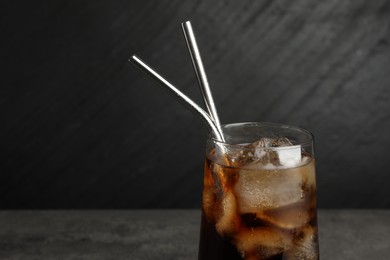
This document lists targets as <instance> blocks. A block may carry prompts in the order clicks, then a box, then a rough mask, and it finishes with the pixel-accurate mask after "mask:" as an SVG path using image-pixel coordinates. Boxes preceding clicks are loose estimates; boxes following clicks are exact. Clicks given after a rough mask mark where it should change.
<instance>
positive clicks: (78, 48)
mask: <svg viewBox="0 0 390 260" xmlns="http://www.w3.org/2000/svg"><path fill="white" fill-rule="evenodd" d="M185 20H191V21H192V24H193V27H194V30H195V32H196V35H197V39H198V44H199V47H200V50H201V53H202V56H203V60H204V63H205V68H206V70H207V73H208V77H209V81H210V84H211V87H212V90H213V93H214V99H215V102H216V104H217V107H218V110H219V115H220V119H221V121H222V122H223V123H229V122H242V121H268V122H276V123H286V124H293V125H298V126H301V127H304V128H307V129H309V130H310V131H311V132H312V133H313V134H314V135H315V138H316V155H317V159H318V165H317V166H318V167H317V181H318V189H319V205H320V207H321V208H340V207H344V208H355V207H357V208H389V207H390V189H389V188H388V187H389V184H390V170H389V159H390V156H389V151H388V149H389V147H390V135H389V133H390V47H389V43H390V0H374V1H369V0H353V1H352V0H345V1H338V0H325V1H324V0H316V1H313V0H297V1H291V0H261V1H260V0H259V1H249V0H245V1H222V0H218V1H211V0H209V1H183V0H163V1H161V0H160V1H145V0H144V1H137V0H132V1H103V0H95V1H92V0H91V1H2V4H1V8H0V28H1V36H0V37H1V39H0V69H1V70H0V71H1V72H0V73H1V77H0V86H1V88H0V89H1V90H0V91H1V92H0V121H1V127H0V138H1V142H0V155H1V166H0V167H1V168H0V170H1V174H0V207H1V208H191V207H194V208H199V207H200V203H201V185H202V171H203V157H204V144H205V139H206V135H207V131H206V129H205V127H204V126H203V124H202V123H201V122H200V121H199V120H198V119H197V118H196V117H194V115H193V114H191V113H190V112H189V111H187V110H186V109H184V108H183V107H182V105H181V104H180V103H178V102H177V101H176V100H174V99H173V98H172V97H171V96H170V95H168V94H167V93H166V92H165V91H164V90H162V88H160V87H159V86H156V85H154V83H153V82H151V81H150V80H149V79H147V78H146V77H145V76H144V75H143V74H141V73H140V72H139V71H137V70H136V69H135V68H134V67H132V66H131V65H130V64H129V63H128V62H127V60H128V58H129V57H130V55H132V54H133V53H136V54H138V55H139V56H140V57H141V58H143V59H144V60H145V61H147V62H148V63H149V64H150V65H152V66H153V67H154V68H156V69H157V70H158V71H160V72H161V73H162V74H163V75H165V76H166V77H167V78H168V79H169V80H170V81H171V82H173V83H174V84H175V85H176V86H178V88H180V89H181V90H182V91H183V92H185V93H186V94H188V95H189V96H190V97H192V98H193V99H194V100H195V101H196V102H198V103H199V104H201V98H200V93H199V89H198V86H197V81H196V77H195V75H194V72H193V68H192V65H191V61H190V58H189V55H188V52H187V49H186V44H185V42H184V38H183V35H182V31H181V27H180V23H181V22H182V21H185ZM386 167H387V168H386Z"/></svg>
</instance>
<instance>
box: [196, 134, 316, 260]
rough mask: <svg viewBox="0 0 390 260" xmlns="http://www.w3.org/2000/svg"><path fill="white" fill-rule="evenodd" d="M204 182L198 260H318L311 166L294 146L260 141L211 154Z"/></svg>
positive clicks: (279, 140)
mask: <svg viewBox="0 0 390 260" xmlns="http://www.w3.org/2000/svg"><path fill="white" fill-rule="evenodd" d="M275 147H278V148H279V147H285V148H286V149H274V148H275ZM221 156H222V157H221ZM217 157H218V158H217ZM205 180H207V181H205V190H204V193H203V194H204V195H203V208H202V228H201V243H200V251H199V259H287V260H293V259H297V260H298V259H299V260H302V259H308V260H312V259H319V256H318V243H317V221H316V219H317V217H316V196H315V195H316V185H315V161H314V158H313V157H312V156H311V155H310V154H308V153H306V152H305V151H302V149H301V147H300V146H292V142H291V141H290V140H289V139H287V138H276V139H272V138H261V139H259V140H258V141H256V142H254V143H251V144H249V145H246V146H244V148H243V149H242V150H241V151H239V150H237V149H231V150H228V153H227V154H223V155H221V154H217V153H216V151H215V149H214V150H212V151H211V152H210V153H209V154H208V155H207V158H206V164H205ZM206 184H207V185H206Z"/></svg>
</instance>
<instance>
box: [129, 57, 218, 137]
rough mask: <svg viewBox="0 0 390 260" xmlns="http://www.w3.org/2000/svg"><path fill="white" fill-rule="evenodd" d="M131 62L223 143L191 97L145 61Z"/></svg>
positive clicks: (207, 117)
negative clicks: (177, 100) (197, 118)
mask: <svg viewBox="0 0 390 260" xmlns="http://www.w3.org/2000/svg"><path fill="white" fill-rule="evenodd" d="M129 61H131V62H132V63H133V64H134V65H135V67H137V68H138V69H139V70H141V71H142V72H144V73H145V74H146V75H148V76H149V77H150V78H152V79H153V80H154V81H155V82H157V83H159V84H160V85H161V86H163V87H165V88H166V89H168V90H169V92H170V93H171V94H172V95H173V96H175V97H177V98H178V99H179V101H181V102H182V103H183V104H184V105H185V106H186V107H187V108H188V109H189V110H190V111H191V112H193V113H194V114H196V115H197V116H199V117H200V119H202V120H203V122H204V123H206V126H207V127H208V129H209V131H210V132H211V133H212V134H213V136H214V137H215V138H216V139H217V140H219V141H223V140H224V139H223V135H222V134H221V132H219V130H218V128H217V127H216V125H215V123H214V121H213V119H212V118H211V117H210V116H209V115H208V114H207V113H206V111H204V110H203V109H202V108H201V107H199V106H198V105H197V104H196V103H195V102H194V101H192V100H191V99H190V98H189V97H187V96H186V95H185V94H184V93H182V92H181V91H180V90H178V89H177V88H176V87H174V86H173V85H172V84H171V83H169V82H168V81H167V80H166V79H164V78H163V77H162V76H161V75H160V74H158V73H157V72H156V71H155V70H153V69H152V68H151V67H150V66H149V65H147V64H146V63H145V62H144V61H142V60H141V59H140V58H138V57H137V56H136V55H133V56H131V57H130V59H129Z"/></svg>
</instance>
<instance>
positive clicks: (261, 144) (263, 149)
mask: <svg viewBox="0 0 390 260" xmlns="http://www.w3.org/2000/svg"><path fill="white" fill-rule="evenodd" d="M249 147H253V149H254V157H255V158H257V162H259V163H262V164H273V165H282V166H286V167H292V166H296V165H299V163H300V162H301V147H300V146H294V145H293V143H292V142H291V141H290V140H289V139H288V138H286V137H280V138H277V139H273V138H268V137H263V138H261V139H260V140H258V141H256V142H253V143H252V144H250V145H249ZM274 147H285V148H283V149H278V150H275V149H272V148H274Z"/></svg>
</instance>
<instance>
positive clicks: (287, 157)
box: [276, 146, 302, 167]
mask: <svg viewBox="0 0 390 260" xmlns="http://www.w3.org/2000/svg"><path fill="white" fill-rule="evenodd" d="M276 152H277V153H278V157H279V163H280V165H282V166H285V167H295V166H298V165H300V164H301V161H302V152H301V146H292V147H288V148H282V149H279V150H277V151H276Z"/></svg>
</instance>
